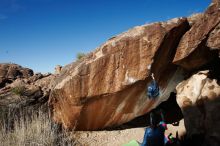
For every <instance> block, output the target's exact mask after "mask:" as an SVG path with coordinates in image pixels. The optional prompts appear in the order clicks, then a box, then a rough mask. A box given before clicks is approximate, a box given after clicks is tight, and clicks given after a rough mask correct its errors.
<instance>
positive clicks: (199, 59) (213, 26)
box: [173, 0, 220, 70]
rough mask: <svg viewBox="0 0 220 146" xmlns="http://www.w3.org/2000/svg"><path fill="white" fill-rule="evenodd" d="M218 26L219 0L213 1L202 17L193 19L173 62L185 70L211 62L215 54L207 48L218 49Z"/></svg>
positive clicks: (219, 14) (219, 21)
mask: <svg viewBox="0 0 220 146" xmlns="http://www.w3.org/2000/svg"><path fill="white" fill-rule="evenodd" d="M219 24H220V5H219V0H215V1H213V3H212V4H211V5H210V6H209V8H208V9H207V10H206V12H205V13H204V15H200V16H199V19H198V18H197V19H195V22H194V24H193V25H192V27H191V29H190V30H189V31H188V32H186V34H185V35H184V36H183V38H182V39H181V41H180V43H179V45H178V48H177V52H176V54H175V58H174V60H173V62H174V63H175V64H177V65H180V66H182V67H184V68H185V69H188V70H192V69H195V68H199V67H201V66H202V65H204V64H206V63H207V62H209V61H210V60H212V59H213V58H214V56H215V55H217V52H216V54H215V51H214V49H210V48H209V47H211V48H212V47H214V48H216V49H217V48H219V46H217V45H218V43H219V41H218V40H219V31H218V29H219V26H218V25H219ZM208 39H209V41H208V45H207V40H208ZM213 51H214V52H213Z"/></svg>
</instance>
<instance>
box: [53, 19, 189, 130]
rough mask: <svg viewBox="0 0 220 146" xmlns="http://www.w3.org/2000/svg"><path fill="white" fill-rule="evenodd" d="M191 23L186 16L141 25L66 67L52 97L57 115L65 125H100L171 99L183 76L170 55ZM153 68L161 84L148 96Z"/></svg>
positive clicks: (118, 121)
mask: <svg viewBox="0 0 220 146" xmlns="http://www.w3.org/2000/svg"><path fill="white" fill-rule="evenodd" d="M188 29H189V24H188V22H187V20H186V19H185V18H179V19H173V20H170V21H168V22H162V23H153V24H147V25H143V26H138V27H135V28H133V29H131V30H129V31H127V32H125V33H122V34H120V35H118V36H116V37H113V38H111V39H110V40H108V41H107V42H106V43H104V44H103V45H102V46H100V47H99V48H97V49H96V50H95V51H94V52H93V53H90V54H88V55H87V56H86V57H84V58H83V59H81V60H79V61H77V62H75V63H72V64H69V65H67V66H65V67H63V68H62V71H61V73H60V74H59V76H58V77H57V78H56V80H55V82H54V83H53V85H52V86H53V87H54V88H53V89H52V93H51V95H50V99H49V104H50V105H51V107H52V109H53V118H54V120H55V121H57V122H58V123H62V124H63V126H64V127H65V128H74V127H75V128H76V129H77V130H95V129H102V128H105V127H109V126H114V125H119V124H122V123H125V122H128V121H130V120H132V119H134V118H135V117H138V116H140V115H143V114H145V113H147V112H148V111H149V110H151V109H152V108H154V107H155V106H157V105H158V104H159V103H160V102H162V101H164V100H167V98H168V97H169V94H170V92H172V91H173V89H175V86H176V84H177V83H178V82H180V81H181V80H182V78H183V75H182V71H181V70H179V69H178V68H177V66H176V65H173V64H172V60H173V57H174V55H175V51H176V48H177V45H178V42H179V40H180V39H181V37H182V35H183V34H184V33H185V32H186V31H187V30H188ZM152 72H153V73H154V74H155V78H156V80H157V82H158V83H159V86H160V89H161V93H160V96H159V97H158V98H157V99H156V100H149V99H148V97H147V96H146V86H147V84H148V83H149V82H150V81H151V79H150V77H149V75H150V73H152Z"/></svg>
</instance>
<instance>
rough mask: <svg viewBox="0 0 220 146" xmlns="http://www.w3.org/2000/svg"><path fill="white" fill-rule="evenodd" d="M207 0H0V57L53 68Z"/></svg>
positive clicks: (39, 68)
mask: <svg viewBox="0 0 220 146" xmlns="http://www.w3.org/2000/svg"><path fill="white" fill-rule="evenodd" d="M210 2H211V0H199V1H197V0H0V63H5V62H12V63H16V64H20V65H22V66H24V67H28V68H31V69H33V70H34V71H35V72H43V73H46V72H53V71H54V67H55V66H56V65H58V64H59V65H65V64H68V63H71V62H73V61H74V60H75V59H76V54H77V53H78V52H90V51H92V50H94V49H95V48H96V47H98V46H99V45H101V44H102V43H104V42H105V41H106V40H107V39H108V38H110V37H112V36H114V35H117V34H119V33H121V32H124V31H126V30H128V29H129V28H132V27H134V26H136V25H142V24H145V23H151V22H155V21H165V20H168V19H171V18H174V17H181V16H189V15H191V14H193V13H197V12H203V11H204V10H205V9H206V8H207V6H208V5H209V4H210Z"/></svg>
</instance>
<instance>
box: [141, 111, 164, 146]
mask: <svg viewBox="0 0 220 146" xmlns="http://www.w3.org/2000/svg"><path fill="white" fill-rule="evenodd" d="M160 116H161V117H159V116H158V115H156V114H155V112H151V113H150V123H151V125H150V127H148V128H146V130H145V134H144V139H143V142H142V144H141V146H164V145H165V142H166V141H165V135H164V133H165V130H166V129H167V126H166V123H165V122H164V115H163V113H162V111H160Z"/></svg>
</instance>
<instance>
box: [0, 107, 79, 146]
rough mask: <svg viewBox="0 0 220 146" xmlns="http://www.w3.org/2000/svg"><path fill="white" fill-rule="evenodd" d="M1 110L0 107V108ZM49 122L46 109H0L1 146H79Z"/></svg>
mask: <svg viewBox="0 0 220 146" xmlns="http://www.w3.org/2000/svg"><path fill="white" fill-rule="evenodd" d="M0 108H1V107H0ZM61 131H63V130H61V129H60V128H59V126H57V125H56V124H54V123H53V122H52V121H51V118H50V115H49V112H48V109H46V110H45V109H43V108H38V109H37V110H36V109H33V108H31V109H30V108H25V109H24V108H23V109H12V108H4V109H3V108H1V109H0V145H1V146H54V145H56V146H57V145H58V146H59V145H62V146H63V145H66V146H72V145H80V144H77V143H76V141H74V140H72V139H71V138H70V136H69V135H73V132H66V131H63V132H61Z"/></svg>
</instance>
